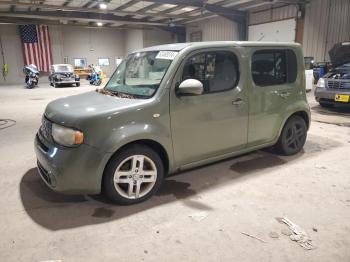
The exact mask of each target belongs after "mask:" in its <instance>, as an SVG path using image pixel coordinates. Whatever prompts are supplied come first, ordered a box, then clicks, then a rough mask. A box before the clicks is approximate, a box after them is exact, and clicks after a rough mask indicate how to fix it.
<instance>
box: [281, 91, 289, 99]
mask: <svg viewBox="0 0 350 262" xmlns="http://www.w3.org/2000/svg"><path fill="white" fill-rule="evenodd" d="M278 95H279V96H280V97H282V98H288V97H289V96H290V95H291V93H290V92H280V93H278Z"/></svg>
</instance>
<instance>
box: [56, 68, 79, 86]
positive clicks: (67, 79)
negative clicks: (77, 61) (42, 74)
mask: <svg viewBox="0 0 350 262" xmlns="http://www.w3.org/2000/svg"><path fill="white" fill-rule="evenodd" d="M49 82H50V85H51V86H53V87H59V86H60V85H76V86H80V77H79V76H78V75H76V74H75V73H74V69H73V66H72V65H69V64H56V65H52V66H51V69H50V75H49Z"/></svg>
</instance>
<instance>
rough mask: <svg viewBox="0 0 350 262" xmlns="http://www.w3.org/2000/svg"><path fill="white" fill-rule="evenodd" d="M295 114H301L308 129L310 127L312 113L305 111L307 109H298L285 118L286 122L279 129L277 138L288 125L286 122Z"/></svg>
mask: <svg viewBox="0 0 350 262" xmlns="http://www.w3.org/2000/svg"><path fill="white" fill-rule="evenodd" d="M293 116H300V117H301V118H302V119H303V120H304V121H305V124H306V126H307V129H309V128H310V122H311V117H310V113H309V112H307V111H305V110H298V111H295V112H293V113H292V114H289V115H288V117H286V118H285V120H284V122H283V124H282V125H281V128H280V130H279V133H278V137H277V139H278V138H279V137H280V135H281V133H282V130H283V128H284V126H285V125H286V123H287V122H288V120H289V119H290V118H291V117H293Z"/></svg>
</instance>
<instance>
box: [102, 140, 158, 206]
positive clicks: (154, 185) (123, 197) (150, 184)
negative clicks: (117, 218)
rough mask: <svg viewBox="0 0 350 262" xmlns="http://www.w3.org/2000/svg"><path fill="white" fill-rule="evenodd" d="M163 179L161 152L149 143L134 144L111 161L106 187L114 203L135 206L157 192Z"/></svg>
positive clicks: (108, 166) (104, 183)
mask: <svg viewBox="0 0 350 262" xmlns="http://www.w3.org/2000/svg"><path fill="white" fill-rule="evenodd" d="M163 178H164V165H163V162H162V160H161V158H160V157H159V155H158V154H157V153H156V152H155V151H154V150H153V149H151V148H149V147H147V146H143V145H132V146H130V147H127V148H126V149H124V150H122V151H121V152H119V153H118V154H116V155H115V156H114V157H113V158H112V159H111V160H110V162H109V163H108V165H107V167H106V170H105V173H104V178H103V189H104V193H105V194H106V195H107V197H108V198H109V199H110V200H111V201H112V202H114V203H116V204H120V205H131V204H136V203H140V202H142V201H144V200H146V199H148V198H150V197H151V196H152V195H153V194H155V193H156V192H157V190H158V189H159V187H160V186H161V184H162V181H163Z"/></svg>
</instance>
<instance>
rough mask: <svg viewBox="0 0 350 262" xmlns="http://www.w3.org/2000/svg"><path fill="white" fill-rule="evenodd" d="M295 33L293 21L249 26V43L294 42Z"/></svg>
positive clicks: (294, 22)
mask: <svg viewBox="0 0 350 262" xmlns="http://www.w3.org/2000/svg"><path fill="white" fill-rule="evenodd" d="M295 32H296V21H295V19H288V20H282V21H277V22H270V23H264V24H259V25H250V26H249V29H248V38H249V41H272V42H294V41H295Z"/></svg>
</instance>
